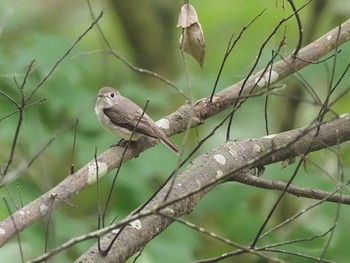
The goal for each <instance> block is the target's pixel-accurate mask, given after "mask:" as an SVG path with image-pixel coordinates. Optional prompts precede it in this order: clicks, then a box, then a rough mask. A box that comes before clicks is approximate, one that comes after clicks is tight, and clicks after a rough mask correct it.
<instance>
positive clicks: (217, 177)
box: [216, 170, 224, 179]
mask: <svg viewBox="0 0 350 263" xmlns="http://www.w3.org/2000/svg"><path fill="white" fill-rule="evenodd" d="M223 176H224V172H223V171H221V170H217V171H216V179H220V178H221V177H223Z"/></svg>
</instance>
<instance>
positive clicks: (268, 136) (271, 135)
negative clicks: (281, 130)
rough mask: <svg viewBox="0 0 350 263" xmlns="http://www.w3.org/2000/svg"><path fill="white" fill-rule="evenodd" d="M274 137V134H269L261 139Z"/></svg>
mask: <svg viewBox="0 0 350 263" xmlns="http://www.w3.org/2000/svg"><path fill="white" fill-rule="evenodd" d="M275 137H276V134H270V135H267V136H264V137H263V138H266V139H273V138H275Z"/></svg>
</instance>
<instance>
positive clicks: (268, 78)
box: [265, 70, 279, 83]
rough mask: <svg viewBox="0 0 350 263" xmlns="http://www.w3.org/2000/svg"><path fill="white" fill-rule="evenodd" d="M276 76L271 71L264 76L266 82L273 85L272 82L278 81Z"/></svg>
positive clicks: (275, 73)
mask: <svg viewBox="0 0 350 263" xmlns="http://www.w3.org/2000/svg"><path fill="white" fill-rule="evenodd" d="M278 76H279V75H278V73H277V72H276V71H274V70H271V71H269V72H267V73H266V74H265V79H266V82H267V81H270V83H274V82H276V81H277V80H278Z"/></svg>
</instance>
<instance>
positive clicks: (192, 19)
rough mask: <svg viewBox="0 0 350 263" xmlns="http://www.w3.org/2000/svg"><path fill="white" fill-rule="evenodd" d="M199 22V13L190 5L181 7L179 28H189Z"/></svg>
mask: <svg viewBox="0 0 350 263" xmlns="http://www.w3.org/2000/svg"><path fill="white" fill-rule="evenodd" d="M197 22H198V16H197V12H196V10H195V9H194V7H193V6H192V5H190V4H184V5H183V6H182V7H181V10H180V14H179V20H178V22H177V27H182V28H187V27H189V26H190V25H192V24H194V23H197Z"/></svg>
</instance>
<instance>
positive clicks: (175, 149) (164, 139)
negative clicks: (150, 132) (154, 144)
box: [161, 137, 180, 154]
mask: <svg viewBox="0 0 350 263" xmlns="http://www.w3.org/2000/svg"><path fill="white" fill-rule="evenodd" d="M161 141H162V142H163V143H164V144H165V145H166V146H168V147H169V148H170V149H171V150H172V151H173V152H175V153H176V154H179V152H180V150H179V147H178V146H177V145H176V144H175V143H173V142H171V141H170V140H169V139H168V138H167V137H162V138H161Z"/></svg>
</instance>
